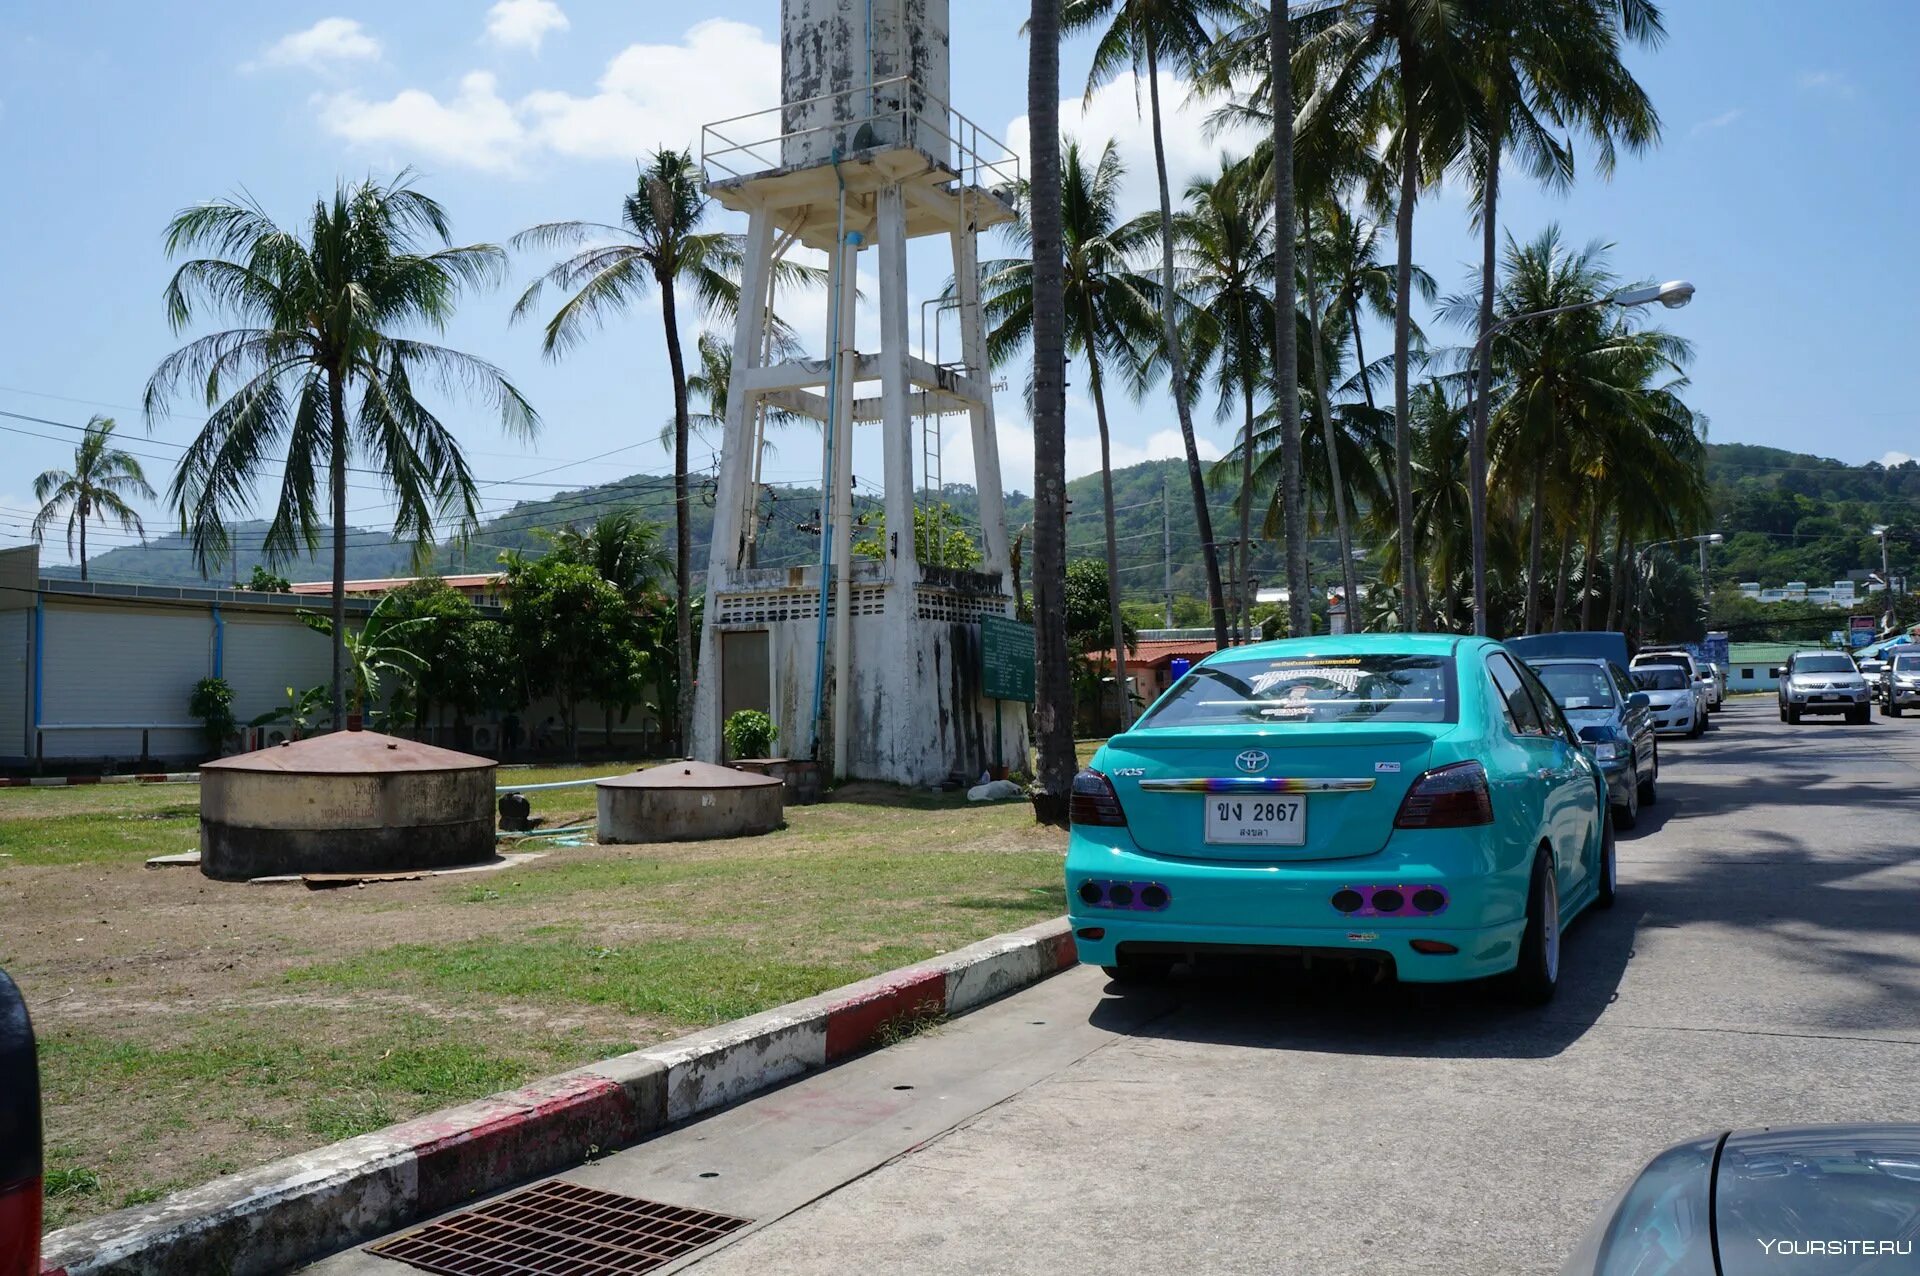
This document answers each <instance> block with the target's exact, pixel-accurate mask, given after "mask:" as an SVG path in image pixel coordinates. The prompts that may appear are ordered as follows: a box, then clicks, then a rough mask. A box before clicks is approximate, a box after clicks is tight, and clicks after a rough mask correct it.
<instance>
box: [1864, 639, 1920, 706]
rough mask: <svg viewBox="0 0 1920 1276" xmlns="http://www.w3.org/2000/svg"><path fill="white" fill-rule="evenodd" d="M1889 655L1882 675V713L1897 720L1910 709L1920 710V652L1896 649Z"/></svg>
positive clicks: (1880, 695)
mask: <svg viewBox="0 0 1920 1276" xmlns="http://www.w3.org/2000/svg"><path fill="white" fill-rule="evenodd" d="M1887 655H1888V661H1887V667H1886V669H1885V670H1884V671H1883V672H1882V673H1881V675H1880V694H1879V700H1880V712H1881V713H1884V714H1885V715H1887V717H1889V718H1897V717H1899V716H1900V715H1901V714H1902V713H1904V712H1906V711H1907V709H1909V708H1920V651H1900V650H1897V649H1896V650H1894V651H1890V652H1888V653H1887ZM1861 672H1862V674H1864V673H1865V672H1866V671H1865V670H1864V669H1863V670H1862V671H1861Z"/></svg>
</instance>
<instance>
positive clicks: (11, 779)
mask: <svg viewBox="0 0 1920 1276" xmlns="http://www.w3.org/2000/svg"><path fill="white" fill-rule="evenodd" d="M198 783H200V773H199V772H198V771H164V772H163V771H155V772H152V773H149V774H146V775H0V789H29V788H31V789H64V788H71V787H73V786H74V785H79V784H198Z"/></svg>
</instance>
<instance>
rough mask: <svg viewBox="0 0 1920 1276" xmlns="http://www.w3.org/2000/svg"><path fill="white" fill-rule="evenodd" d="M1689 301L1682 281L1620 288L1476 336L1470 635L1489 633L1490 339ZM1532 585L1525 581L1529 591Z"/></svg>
mask: <svg viewBox="0 0 1920 1276" xmlns="http://www.w3.org/2000/svg"><path fill="white" fill-rule="evenodd" d="M1692 300H1693V285H1692V284H1690V283H1688V282H1687V281H1686V280H1684V279H1675V280H1670V281H1669V282H1667V283H1664V284H1649V285H1647V286H1646V287H1643V288H1622V289H1619V290H1618V291H1615V292H1611V293H1608V294H1607V295H1606V296H1604V297H1595V298H1593V299H1592V300H1591V301H1579V302H1575V303H1574V304H1573V305H1570V306H1555V307H1554V308H1553V309H1551V310H1536V311H1534V312H1532V313H1531V314H1524V315H1510V316H1509V317H1507V318H1505V319H1502V320H1501V321H1500V322H1499V323H1496V324H1494V325H1493V326H1492V327H1490V328H1488V329H1487V330H1486V331H1485V332H1483V333H1481V334H1480V339H1479V340H1478V341H1476V342H1474V345H1473V363H1472V365H1471V366H1470V367H1469V368H1468V372H1469V373H1470V374H1471V375H1470V376H1469V377H1468V381H1469V382H1470V383H1471V384H1472V385H1473V387H1474V405H1473V427H1472V429H1471V430H1469V431H1468V442H1467V464H1468V467H1469V469H1470V471H1471V473H1470V475H1469V487H1470V490H1469V491H1468V493H1467V497H1468V502H1469V504H1470V506H1471V517H1472V519H1473V632H1474V633H1475V634H1478V635H1481V636H1483V637H1484V636H1485V634H1486V632H1487V412H1488V407H1489V404H1490V401H1491V399H1492V397H1493V363H1492V360H1491V358H1490V355H1491V351H1492V348H1493V339H1494V338H1495V337H1496V336H1498V335H1499V334H1500V333H1502V332H1505V331H1506V330H1507V329H1508V328H1511V327H1513V326H1514V325H1515V324H1518V323H1526V322H1528V321H1529V320H1533V319H1550V318H1552V317H1553V316H1555V315H1565V314H1572V313H1573V312H1574V311H1576V310H1594V309H1597V308H1599V307H1601V306H1620V307H1623V308H1624V307H1627V306H1644V305H1647V304H1648V303H1649V302H1655V301H1657V302H1659V303H1660V304H1661V305H1663V306H1665V307H1666V308H1667V309H1669V310H1678V309H1679V308H1680V307H1681V306H1684V305H1686V304H1687V303H1688V302H1689V301H1692ZM1533 586H1534V582H1532V581H1528V582H1527V588H1529V589H1531V588H1533Z"/></svg>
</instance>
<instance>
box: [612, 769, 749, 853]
mask: <svg viewBox="0 0 1920 1276" xmlns="http://www.w3.org/2000/svg"><path fill="white" fill-rule="evenodd" d="M596 787H597V788H598V790H599V793H600V828H599V840H600V841H602V842H695V841H700V840H703V839H705V838H710V837H743V836H745V835H747V834H751V833H769V832H772V831H773V830H774V829H777V828H779V827H780V824H781V811H782V809H783V808H784V805H785V797H786V792H787V786H786V784H785V783H784V782H783V781H781V780H780V779H778V778H777V777H774V776H771V775H750V774H748V773H747V772H745V771H735V770H733V769H732V768H730V767H723V766H713V765H711V764H710V763H706V762H694V761H691V760H689V761H686V762H669V763H666V764H665V765H663V766H657V767H652V768H649V769H648V770H645V771H634V772H632V773H630V774H628V775H621V776H615V777H614V778H613V779H611V780H602V781H600V783H599V784H598V785H597V786H596Z"/></svg>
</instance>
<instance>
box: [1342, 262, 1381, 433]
mask: <svg viewBox="0 0 1920 1276" xmlns="http://www.w3.org/2000/svg"><path fill="white" fill-rule="evenodd" d="M1347 322H1348V323H1349V324H1351V325H1352V326H1353V363H1354V367H1355V369H1356V370H1357V371H1358V373H1359V376H1360V393H1362V394H1364V395H1366V396H1367V408H1368V410H1369V411H1371V410H1373V409H1375V408H1377V407H1378V406H1379V405H1378V404H1376V403H1374V401H1373V379H1372V378H1371V377H1369V376H1367V348H1366V347H1365V346H1364V345H1362V344H1361V343H1360V294H1359V293H1357V292H1356V293H1353V294H1352V295H1351V296H1349V297H1348V298H1347Z"/></svg>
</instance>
